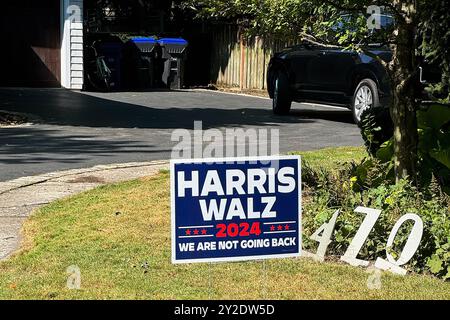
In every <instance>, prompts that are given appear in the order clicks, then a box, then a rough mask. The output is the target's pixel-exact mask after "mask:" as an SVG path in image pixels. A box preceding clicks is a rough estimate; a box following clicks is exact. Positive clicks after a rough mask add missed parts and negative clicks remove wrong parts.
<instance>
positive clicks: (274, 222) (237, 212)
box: [170, 156, 302, 263]
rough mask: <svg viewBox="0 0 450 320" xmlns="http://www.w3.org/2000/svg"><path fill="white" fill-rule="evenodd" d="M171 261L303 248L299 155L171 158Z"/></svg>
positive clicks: (289, 253) (260, 255)
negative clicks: (198, 158) (195, 158)
mask: <svg viewBox="0 0 450 320" xmlns="http://www.w3.org/2000/svg"><path fill="white" fill-rule="evenodd" d="M170 174H171V201H172V203H171V207H172V208H171V209H172V262H173V263H190V262H212V261H238V260H251V259H267V258H281V257H296V256H300V254H301V247H302V246H301V244H302V241H301V240H302V239H301V171H300V157H298V156H276V157H258V158H226V159H201V160H185V161H183V160H172V161H171V172H170Z"/></svg>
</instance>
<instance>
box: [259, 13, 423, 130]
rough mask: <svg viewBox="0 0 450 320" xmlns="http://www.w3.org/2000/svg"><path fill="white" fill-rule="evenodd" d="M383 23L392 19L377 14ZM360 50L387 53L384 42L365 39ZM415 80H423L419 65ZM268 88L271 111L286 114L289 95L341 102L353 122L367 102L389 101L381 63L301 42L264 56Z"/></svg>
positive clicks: (386, 57) (382, 55) (370, 104)
mask: <svg viewBox="0 0 450 320" xmlns="http://www.w3.org/2000/svg"><path fill="white" fill-rule="evenodd" d="M382 21H384V22H385V23H386V24H390V23H392V20H390V19H386V17H384V19H383V20H382ZM365 51H370V52H371V53H372V54H375V55H377V56H379V57H380V58H381V59H383V60H385V61H390V60H391V59H392V53H391V51H390V50H389V48H388V47H386V46H381V45H379V44H371V45H368V46H367V48H366V50H365ZM420 82H422V83H425V82H426V81H425V80H424V78H423V74H422V68H420ZM267 88H268V92H269V95H270V97H271V98H272V99H273V112H274V113H275V114H287V113H289V110H290V108H291V103H292V101H296V102H315V103H324V104H331V105H339V106H345V107H348V108H349V109H351V110H352V113H353V118H354V120H355V122H356V123H359V121H360V120H361V114H362V113H363V111H364V110H365V109H368V108H371V107H387V106H388V105H389V99H390V97H391V93H390V83H389V77H388V75H387V72H386V70H385V69H384V67H383V66H382V65H381V64H380V63H379V62H378V61H377V59H374V58H372V57H369V56H368V55H366V54H364V53H358V52H356V51H350V50H344V49H330V48H326V47H320V46H316V45H311V44H307V43H304V44H300V45H297V46H293V47H290V48H286V49H284V50H283V51H281V52H279V53H277V54H275V55H274V56H273V57H272V59H271V60H270V62H269V67H268V73H267Z"/></svg>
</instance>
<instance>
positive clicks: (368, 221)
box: [305, 207, 423, 275]
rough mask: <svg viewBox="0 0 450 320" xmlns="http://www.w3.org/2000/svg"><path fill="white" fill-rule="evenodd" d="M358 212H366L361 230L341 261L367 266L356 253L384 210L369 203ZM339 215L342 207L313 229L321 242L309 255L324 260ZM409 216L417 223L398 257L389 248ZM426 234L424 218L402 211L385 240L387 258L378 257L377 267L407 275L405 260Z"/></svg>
mask: <svg viewBox="0 0 450 320" xmlns="http://www.w3.org/2000/svg"><path fill="white" fill-rule="evenodd" d="M355 212H357V213H362V214H365V215H366V216H365V218H364V220H363V222H362V223H361V226H360V227H359V229H358V231H357V232H356V235H355V237H354V238H353V240H352V242H351V243H350V245H349V247H348V248H347V251H346V252H345V253H344V255H343V256H342V257H341V260H342V261H345V262H347V263H349V264H350V265H352V266H368V265H369V261H366V260H361V259H357V258H356V257H357V255H358V253H359V251H360V250H361V248H362V246H363V245H364V242H365V241H366V239H367V237H368V236H369V233H370V231H371V230H372V228H373V227H374V225H375V223H376V222H377V220H378V218H379V216H380V213H381V210H377V209H371V208H366V207H357V208H356V209H355ZM338 215H339V210H336V212H335V213H334V214H333V216H332V217H331V219H330V220H329V221H328V222H326V223H324V224H323V225H321V226H320V228H319V229H317V230H316V232H314V234H313V235H312V236H311V237H310V238H311V239H312V240H315V241H317V242H319V246H318V247H317V252H316V253H315V254H312V253H308V252H305V253H306V255H307V256H310V257H313V258H314V259H316V260H319V261H323V260H324V257H325V253H326V250H327V248H328V245H329V244H330V243H331V236H332V235H333V231H334V226H335V224H336V219H337V217H338ZM408 220H412V221H413V222H414V226H413V227H412V229H411V232H410V234H409V236H408V240H407V241H406V244H405V246H404V247H403V250H402V252H401V253H400V256H399V257H398V259H395V258H394V257H393V256H392V255H391V254H390V253H389V250H388V248H390V247H392V245H393V243H394V240H395V236H396V235H397V232H398V230H399V229H400V227H401V226H402V225H403V223H405V222H406V221H408ZM422 234H423V222H422V219H420V217H419V216H418V215H416V214H413V213H407V214H405V215H403V216H402V217H401V218H400V219H399V220H398V221H397V222H396V223H395V225H394V228H392V231H391V233H390V235H389V238H388V241H387V244H386V259H382V258H377V260H376V261H375V267H376V268H379V269H382V270H389V271H391V272H394V273H397V274H401V275H405V274H406V269H404V268H402V267H401V266H402V265H404V264H406V263H407V262H408V261H409V260H411V258H412V257H413V255H414V253H415V252H416V250H417V248H418V247H419V244H420V240H421V239H422Z"/></svg>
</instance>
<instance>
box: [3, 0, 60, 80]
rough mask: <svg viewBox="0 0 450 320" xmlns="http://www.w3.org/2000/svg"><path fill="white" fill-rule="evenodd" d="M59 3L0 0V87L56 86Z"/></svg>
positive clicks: (51, 1)
mask: <svg viewBox="0 0 450 320" xmlns="http://www.w3.org/2000/svg"><path fill="white" fill-rule="evenodd" d="M59 21H60V0H39V1H36V0H26V1H24V0H14V1H11V0H6V1H5V0H3V1H2V8H1V9H0V41H1V42H2V43H1V45H0V86H31V87H55V86H60V74H61V71H60V70H61V56H60V46H61V44H60V23H59Z"/></svg>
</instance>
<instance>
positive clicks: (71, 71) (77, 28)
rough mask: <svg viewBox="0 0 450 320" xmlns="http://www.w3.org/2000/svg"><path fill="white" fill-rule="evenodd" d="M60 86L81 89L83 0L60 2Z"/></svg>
mask: <svg viewBox="0 0 450 320" xmlns="http://www.w3.org/2000/svg"><path fill="white" fill-rule="evenodd" d="M61 8H62V10H61V21H63V23H61V38H62V41H61V61H62V63H61V85H62V86H63V87H65V88H68V89H82V88H83V69H84V67H83V0H61Z"/></svg>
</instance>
